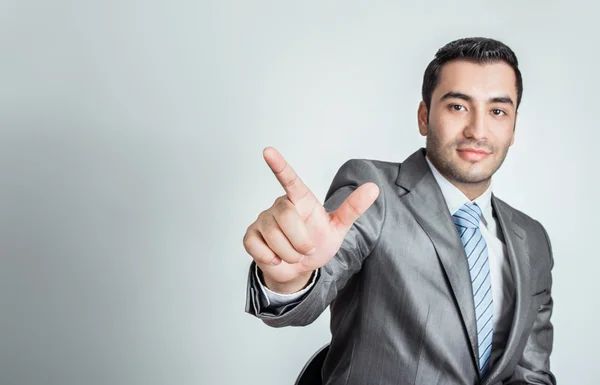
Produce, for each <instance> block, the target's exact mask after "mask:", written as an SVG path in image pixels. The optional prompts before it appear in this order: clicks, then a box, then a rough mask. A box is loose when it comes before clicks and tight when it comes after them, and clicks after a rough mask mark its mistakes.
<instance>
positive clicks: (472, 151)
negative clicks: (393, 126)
mask: <svg viewBox="0 0 600 385" xmlns="http://www.w3.org/2000/svg"><path fill="white" fill-rule="evenodd" d="M516 105H517V90H516V76H515V73H514V71H513V69H512V68H511V67H510V66H509V65H508V64H506V63H504V62H497V63H493V64H477V63H473V62H468V61H463V60H457V61H452V62H449V63H446V64H445V65H444V66H443V67H442V69H441V71H440V76H439V81H438V85H437V86H436V88H435V90H434V91H433V95H432V97H431V105H430V109H429V119H427V108H426V106H425V104H424V103H423V102H421V105H420V106H419V115H418V118H419V131H420V132H421V134H422V135H424V136H427V139H426V149H427V156H428V157H429V159H430V160H431V162H432V163H433V165H434V166H435V167H436V168H437V169H438V170H439V171H440V172H441V173H442V174H443V175H444V176H445V177H446V178H448V179H449V180H450V181H454V182H456V183H460V184H465V183H467V184H468V183H482V182H487V181H489V179H490V178H491V176H492V175H493V174H494V173H495V172H496V170H498V168H499V167H500V165H501V164H502V162H503V161H504V158H505V157H506V154H507V152H508V148H509V147H510V146H511V145H512V144H513V140H514V128H515V122H516V116H517V112H516Z"/></svg>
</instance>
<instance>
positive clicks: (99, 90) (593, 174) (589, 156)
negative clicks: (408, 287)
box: [0, 0, 600, 385]
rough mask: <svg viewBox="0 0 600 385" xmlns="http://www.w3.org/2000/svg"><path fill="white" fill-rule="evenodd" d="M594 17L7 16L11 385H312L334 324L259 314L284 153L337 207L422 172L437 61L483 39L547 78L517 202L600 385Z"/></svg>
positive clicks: (325, 5) (529, 107)
mask: <svg viewBox="0 0 600 385" xmlns="http://www.w3.org/2000/svg"><path fill="white" fill-rule="evenodd" d="M591 4H592V2H591V1H590V2H582V1H543V2H542V1H538V2H536V1H530V2H521V1H504V2H500V3H497V4H494V3H492V2H481V1H477V2H475V1H473V2H468V1H463V2H460V3H456V4H451V3H450V2H446V1H428V2H411V3H407V2H401V1H368V2H367V1H363V2H359V1H301V2H299V1H294V2H292V1H282V0H278V1H275V0H274V1H243V0H237V1H233V0H232V1H209V2H207V1H192V0H189V1H182V0H175V1H162V2H160V1H156V0H150V1H141V0H138V1H134V0H120V1H114V0H112V1H94V2H92V1H75V0H70V1H67V0H57V1H41V0H13V1H6V0H2V1H1V2H0V53H1V56H0V126H1V130H0V178H1V179H0V253H1V254H0V257H1V258H0V383H1V384H3V385H4V384H8V385H17V384H18V385H21V384H23V385H25V384H26V385H34V384H44V385H54V384H56V385H59V384H60V385H71V384H72V385H75V384H123V385H125V384H127V385H132V384H178V385H184V384H248V383H250V384H265V385H270V384H272V385H275V384H291V383H293V380H294V379H295V377H296V374H297V373H298V371H299V370H300V369H301V367H302V366H303V364H304V362H305V361H306V359H307V358H308V357H309V356H310V355H311V354H312V352H313V351H314V350H316V349H317V348H319V347H320V346H321V345H322V344H324V343H325V342H327V341H328V339H329V330H328V321H329V315H328V314H327V313H325V314H323V316H322V317H321V318H319V319H318V320H317V321H316V322H315V323H314V324H312V325H310V326H308V327H306V328H285V329H271V328H269V327H267V326H265V325H263V324H262V323H261V322H260V321H258V320H256V319H254V318H252V317H251V316H249V315H247V314H245V313H244V299H245V285H246V274H247V267H248V265H249V262H250V259H249V257H248V256H247V255H246V254H245V252H244V249H243V246H242V236H243V234H244V232H245V231H246V227H247V226H248V225H249V224H250V223H251V222H253V221H254V220H255V219H256V216H257V215H258V213H259V212H260V211H262V210H264V209H266V208H268V207H269V206H270V205H271V203H272V202H273V200H274V199H275V198H276V197H277V196H279V195H281V194H282V193H283V191H282V189H281V188H280V187H279V186H278V184H277V181H276V180H275V178H274V177H273V176H272V174H271V173H270V171H269V169H268V167H267V166H266V164H265V163H264V161H263V159H262V149H263V148H264V147H266V146H275V147H276V148H278V149H279V150H280V151H281V152H282V153H283V154H284V156H286V157H287V159H288V160H289V161H290V163H291V164H292V165H293V166H294V167H295V168H296V170H297V171H298V173H299V174H300V175H301V176H302V177H303V179H304V180H305V182H306V183H307V184H308V185H309V186H310V187H311V188H312V189H313V191H314V192H315V193H316V194H317V195H318V196H320V197H323V196H324V195H325V192H326V190H327V188H328V186H329V183H330V182H331V179H332V177H333V175H334V174H335V172H336V170H337V169H338V167H339V166H340V165H341V164H342V163H343V162H344V161H345V160H347V159H349V158H376V159H385V160H390V161H401V160H403V159H404V158H405V157H406V156H408V155H409V154H410V153H412V152H413V151H414V150H415V149H417V148H418V147H420V146H423V145H424V139H423V138H422V137H420V136H419V134H418V131H417V125H416V108H417V105H418V102H419V101H420V87H421V80H422V75H423V71H424V69H425V67H426V65H427V63H428V62H429V61H430V60H431V59H432V57H433V55H434V53H435V51H436V50H437V49H438V48H439V47H441V46H442V45H443V44H445V43H446V42H448V41H450V40H453V39H455V38H458V37H464V36H480V35H484V36H489V37H494V38H497V39H500V40H502V41H504V42H505V43H507V44H509V45H510V46H511V47H512V48H513V49H514V50H515V51H516V53H517V55H518V57H519V59H520V61H521V68H522V72H523V76H524V83H525V91H524V100H523V104H522V106H521V110H520V115H519V120H518V124H517V136H516V143H515V146H514V147H513V148H512V149H511V151H510V152H509V156H508V158H507V161H506V163H505V164H504V166H503V167H502V169H501V170H500V172H499V173H498V174H497V176H496V177H495V182H494V184H495V191H496V193H497V195H499V196H500V197H501V198H503V199H505V200H506V201H508V202H509V203H511V204H512V205H514V206H515V207H517V208H521V209H523V210H525V211H526V212H527V213H528V214H530V215H531V216H533V217H534V218H537V219H539V220H540V221H541V222H542V223H543V224H544V225H545V226H546V228H547V229H548V231H549V233H550V236H551V239H552V241H553V246H554V251H555V258H556V267H555V271H554V278H555V286H554V298H555V303H556V305H555V313H554V316H553V321H554V324H555V327H556V334H555V351H554V354H553V355H552V367H553V369H554V371H555V372H556V375H557V377H558V379H559V381H560V382H561V383H564V384H581V385H585V384H588V385H592V384H596V383H597V366H598V363H597V359H596V357H597V346H598V344H599V343H600V335H599V332H598V328H597V325H598V324H600V312H599V311H598V309H597V304H598V297H597V292H598V279H597V271H598V268H599V267H600V262H599V261H598V258H597V257H598V252H597V242H594V236H595V232H594V231H593V230H594V228H595V227H596V226H597V220H598V215H599V212H598V206H597V205H594V204H593V196H597V194H598V192H597V190H596V189H597V180H596V179H597V177H598V165H599V162H598V154H597V152H596V151H597V148H598V141H599V139H600V136H599V134H598V127H597V111H598V106H597V103H596V101H597V98H598V96H597V90H598V88H599V86H600V81H599V80H600V79H599V74H598V71H597V63H598V61H599V60H600V57H599V54H598V51H597V47H598V43H599V41H598V39H597V38H596V37H597V36H598V35H599V34H600V28H599V27H598V22H597V20H596V17H595V14H596V12H594V11H593V10H591V9H590V8H589V7H590V6H591ZM594 203H595V202H594ZM593 244H594V246H596V247H592V246H593Z"/></svg>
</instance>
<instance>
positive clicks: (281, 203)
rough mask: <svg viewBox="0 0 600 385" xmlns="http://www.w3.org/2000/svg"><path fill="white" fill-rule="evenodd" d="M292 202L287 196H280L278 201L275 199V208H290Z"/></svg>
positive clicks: (281, 209)
mask: <svg viewBox="0 0 600 385" xmlns="http://www.w3.org/2000/svg"><path fill="white" fill-rule="evenodd" d="M290 204H291V202H290V201H289V200H288V199H287V198H285V197H280V198H278V200H277V201H275V209H276V210H277V211H278V212H283V211H286V210H288V209H289V208H290Z"/></svg>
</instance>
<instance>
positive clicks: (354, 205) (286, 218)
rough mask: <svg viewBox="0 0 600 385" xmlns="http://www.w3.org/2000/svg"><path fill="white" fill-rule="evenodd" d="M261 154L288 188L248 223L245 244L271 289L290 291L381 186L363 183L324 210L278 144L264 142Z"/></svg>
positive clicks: (327, 255)
mask: <svg viewBox="0 0 600 385" xmlns="http://www.w3.org/2000/svg"><path fill="white" fill-rule="evenodd" d="M263 156H264V158H265V161H266V162H267V164H268V165H269V167H270V169H271V170H272V171H273V174H274V175H275V177H276V178H277V180H278V181H279V183H280V184H281V186H282V187H283V189H284V190H285V193H286V194H285V195H283V196H280V197H279V198H277V199H276V200H275V203H274V204H273V206H271V207H270V208H269V209H267V210H265V211H263V212H261V213H260V214H259V216H258V218H257V220H256V221H255V222H254V223H252V224H251V225H250V226H249V227H248V230H247V231H246V235H245V236H244V247H245V249H246V251H247V252H248V254H250V255H251V256H252V258H253V259H254V260H255V261H256V263H257V264H258V266H259V268H260V269H261V270H262V272H263V276H264V279H265V283H266V284H267V286H268V287H269V288H270V289H271V290H274V291H277V292H280V293H284V294H285V293H293V292H296V291H298V290H300V289H302V288H303V287H304V286H305V285H306V284H307V282H308V280H309V279H310V276H311V274H312V272H313V271H314V270H316V269H318V268H319V267H321V266H324V265H325V264H326V263H327V262H329V260H331V258H333V256H334V255H335V254H336V252H337V251H338V250H339V248H340V246H341V245H342V242H343V240H344V237H345V236H346V234H347V233H348V231H349V230H350V228H351V227H352V224H353V223H354V222H355V221H356V220H357V219H358V218H359V217H360V216H361V215H362V214H363V213H364V212H365V211H366V210H367V209H368V208H369V207H370V206H371V205H372V204H373V202H374V201H375V199H377V196H378V195H379V188H378V187H377V185H375V184H374V183H365V184H363V185H362V186H360V187H359V188H357V189H356V190H355V191H353V192H352V193H351V194H350V195H349V196H348V198H346V200H345V201H344V202H343V203H342V204H341V205H340V207H339V208H338V209H337V210H336V211H334V212H331V213H328V212H327V211H326V210H325V208H324V207H323V205H322V204H321V203H320V202H319V200H318V199H317V198H316V196H315V195H314V194H313V192H312V191H311V190H310V189H309V188H308V187H307V186H306V185H305V184H304V182H303V181H302V179H300V177H299V176H298V174H296V172H295V171H294V170H293V169H292V167H291V166H290V165H289V163H287V162H286V161H285V159H284V158H283V156H281V154H279V152H277V150H275V149H274V148H272V147H268V148H266V149H265V150H264V152H263Z"/></svg>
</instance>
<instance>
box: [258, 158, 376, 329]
mask: <svg viewBox="0 0 600 385" xmlns="http://www.w3.org/2000/svg"><path fill="white" fill-rule="evenodd" d="M367 182H373V183H375V184H377V186H378V187H379V191H380V193H379V196H378V197H377V199H376V200H375V202H374V203H373V204H372V205H371V206H370V207H369V208H368V209H367V211H365V212H364V213H363V215H361V216H360V217H359V218H358V219H357V220H356V222H354V224H353V225H352V227H351V228H350V231H348V234H346V237H345V238H344V240H343V242H342V245H341V246H340V249H339V250H338V251H337V253H336V254H335V256H334V257H333V258H332V259H331V260H330V261H329V262H328V263H327V264H326V265H325V266H323V267H321V269H320V270H319V275H318V277H317V279H316V280H315V283H314V285H313V287H312V288H311V289H310V290H309V291H308V292H307V293H306V294H305V295H304V296H303V297H302V299H300V300H299V301H295V302H293V303H286V304H284V305H282V306H268V307H267V306H266V305H267V301H265V298H264V294H263V293H262V292H261V290H260V288H259V285H258V282H257V278H256V274H252V272H253V270H254V265H255V264H254V262H253V263H252V265H251V266H250V273H249V275H248V285H247V293H246V312H247V313H249V314H252V315H254V316H256V317H258V318H259V319H261V320H262V321H263V322H264V323H266V324H267V325H269V326H272V327H283V326H305V325H308V324H310V323H312V322H313V321H314V320H316V319H317V318H318V317H319V316H320V315H321V313H322V312H323V311H324V310H325V309H326V308H327V306H329V304H330V303H331V302H332V301H333V300H334V299H335V298H336V296H337V294H338V292H339V291H340V290H342V289H343V288H344V286H345V285H346V283H347V282H348V280H349V279H350V278H351V277H352V276H353V275H354V274H355V273H356V272H358V271H359V270H360V269H361V267H362V262H363V260H364V259H365V258H366V257H367V256H369V255H370V254H371V252H372V251H373V250H374V248H375V246H376V244H377V242H378V241H379V236H380V234H381V229H382V227H383V222H384V219H385V189H384V188H383V185H382V177H381V171H380V170H379V169H377V167H376V165H375V164H374V163H373V162H370V161H366V160H361V159H351V160H349V161H347V162H346V163H344V164H343V165H342V167H340V169H339V170H338V172H337V174H336V175H335V177H334V178H333V181H332V183H331V186H330V187H329V190H328V192H327V194H326V197H325V203H324V207H325V209H326V210H327V211H328V212H331V211H335V210H336V209H337V208H338V207H339V206H340V205H341V204H342V203H343V202H344V201H345V200H346V198H347V197H348V196H349V195H350V194H351V193H352V192H353V191H354V190H356V189H357V188H358V187H359V186H361V185H363V184H364V183H367Z"/></svg>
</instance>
